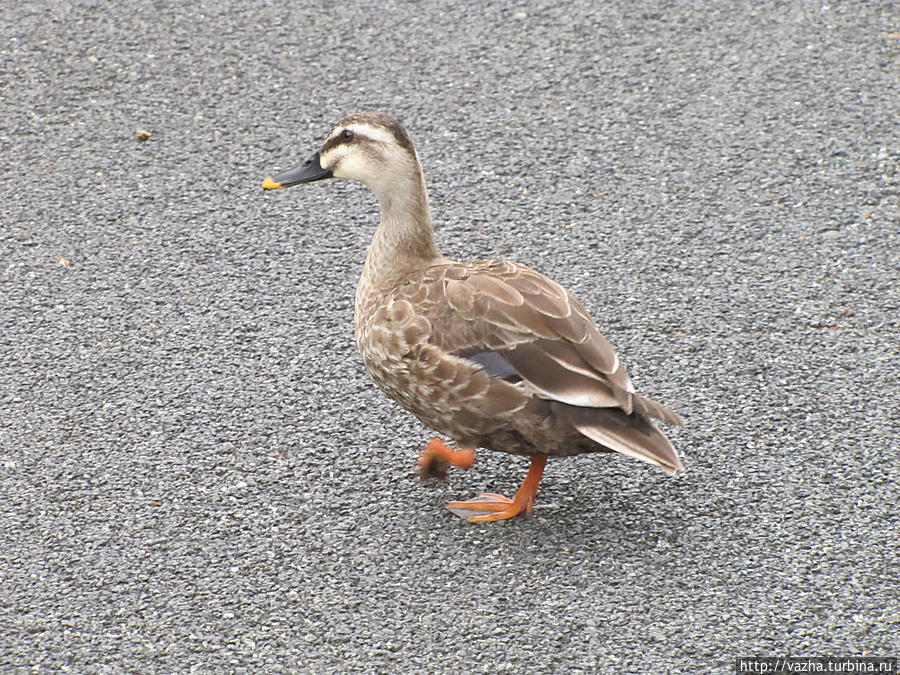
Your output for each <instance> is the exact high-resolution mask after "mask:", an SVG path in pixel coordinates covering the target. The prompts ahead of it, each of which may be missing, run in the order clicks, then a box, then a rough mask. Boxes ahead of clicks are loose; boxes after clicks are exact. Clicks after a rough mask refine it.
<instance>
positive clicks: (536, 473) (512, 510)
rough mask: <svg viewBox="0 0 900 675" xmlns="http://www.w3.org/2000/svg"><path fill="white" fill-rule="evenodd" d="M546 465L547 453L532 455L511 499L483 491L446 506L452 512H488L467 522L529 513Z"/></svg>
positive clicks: (482, 521) (485, 520) (487, 520)
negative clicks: (475, 495)
mask: <svg viewBox="0 0 900 675" xmlns="http://www.w3.org/2000/svg"><path fill="white" fill-rule="evenodd" d="M546 465H547V455H532V456H531V466H530V467H529V468H528V475H527V476H525V481H524V482H523V483H522V487H520V488H519V491H518V492H516V496H515V497H513V498H512V499H509V498H508V497H504V496H502V495H497V494H493V493H491V492H485V493H483V494H480V495H478V496H477V497H475V498H473V499H470V500H468V501H465V502H450V503H449V504H447V508H448V509H450V510H451V511H454V512H455V511H456V509H468V510H472V511H487V512H488V513H485V514H484V515H478V516H472V517H471V518H469V522H472V523H478V522H481V523H485V522H491V521H494V520H506V519H507V518H514V517H515V516H517V515H519V514H520V513H523V512H527V513H531V508H532V507H533V506H534V497H535V495H537V491H538V485H539V484H540V482H541V476H542V475H543V474H544V467H545V466H546ZM460 515H461V514H460Z"/></svg>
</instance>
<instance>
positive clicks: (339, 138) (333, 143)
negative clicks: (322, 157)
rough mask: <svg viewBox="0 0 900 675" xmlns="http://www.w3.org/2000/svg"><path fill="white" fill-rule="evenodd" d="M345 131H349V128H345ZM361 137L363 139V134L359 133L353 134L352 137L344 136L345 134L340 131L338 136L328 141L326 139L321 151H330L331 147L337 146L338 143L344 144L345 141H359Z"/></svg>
mask: <svg viewBox="0 0 900 675" xmlns="http://www.w3.org/2000/svg"><path fill="white" fill-rule="evenodd" d="M344 131H348V130H347V129H344ZM361 139H362V136H359V135H353V136H351V137H350V138H344V134H343V132H342V133H339V134H338V135H337V136H332V137H331V138H329V139H328V140H327V141H325V143H324V144H323V145H322V150H321V152H323V153H324V152H328V151H329V150H331V148H333V147H335V146H336V145H342V144H344V143H352V142H353V141H358V140H361Z"/></svg>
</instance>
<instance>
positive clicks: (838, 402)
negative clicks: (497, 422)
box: [0, 0, 900, 673]
mask: <svg viewBox="0 0 900 675" xmlns="http://www.w3.org/2000/svg"><path fill="white" fill-rule="evenodd" d="M0 38H2V40H0V153H2V167H3V168H2V171H0V671H2V672H4V673H5V672H39V673H45V672H46V673H49V672H57V671H59V670H62V669H66V668H68V669H69V670H70V671H71V672H78V673H97V672H115V673H117V672H139V673H152V672H246V673H251V672H252V673H257V672H307V673H343V672H360V673H421V672H435V673H437V672H446V673H470V672H476V673H579V672H580V673H596V672H602V673H729V672H732V670H731V669H732V668H733V663H734V659H735V658H736V657H738V656H748V655H771V656H775V655H798V656H799V655H802V656H824V655H843V656H863V655H869V656H878V655H881V656H900V599H898V598H900V593H898V586H900V583H898V579H900V573H898V564H897V560H898V553H900V544H898V541H900V536H898V535H900V507H898V478H900V476H898V466H900V464H898V435H900V403H898V392H900V328H898V316H900V117H898V111H900V104H898V101H900V5H898V4H897V3H896V2H866V3H857V2H844V1H840V0H839V1H836V2H829V3H824V2H818V1H813V0H808V1H803V2H800V1H794V2H783V3H782V2H778V3H776V2H753V3H740V4H738V3H721V4H719V3H717V4H709V5H707V6H701V5H697V6H692V5H691V4H690V3H657V2H650V1H646V2H637V3H632V2H624V1H617V2H611V3H605V2H604V3H600V2H597V3H592V2H579V1H577V0H576V1H575V2H566V3H552V2H549V3H548V2H539V3H526V4H521V5H519V6H516V7H506V3H497V4H492V3H464V2H448V3H444V2H426V3H405V2H384V3H374V2H366V3H361V4H355V5H350V4H344V3H331V2H315V3H310V2H305V1H300V2H280V3H276V2H271V1H266V2H260V3H240V2H233V1H232V0H224V1H220V2H204V3H174V2H168V1H164V2H155V3H150V2H128V1H126V2H108V1H106V0H102V1H97V2H50V1H45V2H27V3H20V2H6V3H3V4H2V7H0ZM362 109H378V110H383V111H386V112H390V113H392V114H394V115H396V116H397V117H398V118H400V120H401V121H402V122H403V123H404V124H405V125H406V127H407V128H408V130H409V132H410V134H411V135H412V138H413V140H414V141H415V142H416V144H417V148H418V151H419V154H420V156H421V158H422V161H423V163H424V165H425V169H426V172H427V177H428V184H429V190H430V195H431V198H432V206H433V215H434V217H435V221H436V223H437V226H438V232H437V240H438V242H439V245H440V246H441V248H442V249H443V251H444V252H445V253H447V254H448V255H451V256H453V257H457V258H463V259H465V258H472V259H474V258H486V257H504V258H510V259H515V260H519V261H522V262H524V263H527V264H529V265H532V266H533V267H535V268H537V269H539V270H541V271H543V272H544V273H546V274H548V275H550V276H552V277H553V278H555V279H557V280H558V281H560V282H562V283H564V284H565V285H567V286H568V287H569V288H570V289H571V290H572V291H573V292H574V293H575V294H576V295H577V296H578V297H579V298H580V299H581V300H582V302H583V303H584V304H585V306H586V307H587V308H588V309H589V310H590V311H591V312H592V314H593V315H594V317H595V318H596V319H597V321H598V323H599V325H600V326H601V329H602V330H603V332H604V333H605V334H606V335H607V337H608V338H609V339H610V341H611V342H612V343H613V344H614V345H615V346H616V347H617V349H618V351H619V354H620V356H621V357H622V358H623V359H624V360H625V362H626V364H627V365H628V367H629V369H630V372H631V374H632V376H633V378H634V380H635V382H636V384H637V387H638V389H639V390H640V391H642V392H644V393H646V394H648V395H650V396H652V397H654V398H657V399H658V400H660V401H661V402H663V403H665V404H667V405H669V406H671V407H672V408H674V409H675V410H677V411H678V412H679V413H680V414H681V415H682V416H683V417H684V418H685V420H686V421H687V426H686V427H685V428H684V429H676V430H674V431H672V433H671V437H672V439H673V441H674V442H675V444H676V446H677V447H678V449H679V450H680V451H681V452H682V453H683V456H684V464H685V467H686V471H685V472H684V473H683V474H681V475H679V476H677V477H676V478H672V479H669V478H667V477H666V476H665V475H663V474H662V472H660V471H658V470H655V469H653V468H652V467H650V466H648V465H645V464H642V463H639V462H636V461H633V460H629V459H628V458H625V457H618V456H615V457H614V456H594V457H587V456H586V457H578V458H573V459H568V460H556V461H553V460H551V462H550V464H549V466H548V469H547V472H546V474H545V478H544V481H543V484H542V489H541V492H540V493H539V495H538V502H537V505H536V507H535V510H534V512H533V514H532V515H531V516H530V517H529V518H520V519H516V520H514V521H509V522H505V523H497V524H491V525H474V524H469V523H467V522H465V521H462V520H459V519H457V518H456V517H454V516H453V515H452V514H450V513H449V512H448V511H446V510H445V509H444V508H443V504H444V502H445V501H447V500H449V499H453V498H461V499H466V498H469V497H471V496H473V495H475V494H476V493H477V492H479V491H481V490H484V489H490V490H492V491H500V492H507V493H509V492H513V491H514V490H515V489H516V487H517V486H518V484H519V482H520V481H521V480H522V478H523V477H524V474H525V469H526V462H525V461H523V460H522V459H521V458H513V457H506V456H500V455H494V454H489V453H482V454H481V455H480V457H479V462H478V464H477V465H476V466H475V467H474V468H473V469H472V470H471V471H470V472H468V473H461V472H455V473H452V474H451V478H450V482H449V484H447V485H441V486H437V487H435V486H427V485H423V484H422V483H420V482H419V480H418V478H417V476H416V473H415V467H414V462H415V458H416V456H417V455H418V452H419V450H420V449H421V447H422V445H423V444H424V442H425V441H426V440H427V439H428V438H429V437H430V434H429V432H428V430H426V429H425V428H423V427H422V426H421V425H419V423H418V422H416V421H415V420H414V419H413V418H412V417H411V416H409V415H407V414H406V413H404V412H403V411H402V410H400V409H399V408H398V407H396V406H395V405H394V404H392V403H391V402H390V401H388V400H387V399H385V398H384V397H383V396H382V395H381V394H380V393H379V392H378V391H377V390H376V389H375V387H374V385H373V384H372V383H371V382H370V381H369V379H368V376H367V375H366V374H365V372H364V371H363V368H362V364H361V362H360V360H359V358H358V356H357V354H356V351H355V346H354V344H353V338H352V311H353V309H352V300H353V293H354V288H355V284H356V278H357V275H358V273H359V271H360V268H361V265H362V260H363V257H364V255H365V249H366V245H367V243H368V240H369V238H370V237H371V235H372V233H373V231H374V227H375V225H376V224H377V220H378V215H377V204H376V203H375V201H374V199H373V198H372V196H371V195H370V194H369V193H368V191H367V190H366V189H365V188H363V187H362V186H359V185H355V184H347V183H339V182H337V181H332V182H325V183H317V184H314V185H309V186H302V187H296V188H293V189H291V190H284V191H278V192H276V193H273V194H264V193H263V191H262V190H261V189H260V182H261V181H262V179H263V178H264V177H265V176H266V175H268V174H270V173H272V172H273V171H277V170H280V169H284V168H287V167H290V166H293V165H295V164H296V163H297V162H298V161H301V160H303V159H305V158H306V157H307V156H308V155H309V154H310V153H311V152H313V151H314V150H315V149H317V147H318V144H319V143H320V141H321V139H322V138H323V137H324V134H325V133H326V132H327V131H328V129H329V128H330V125H331V124H332V123H333V122H335V121H336V120H338V119H340V118H341V117H343V116H344V115H346V114H349V113H352V112H355V111H357V110H362ZM139 130H144V131H146V132H149V138H147V139H146V140H143V141H142V140H140V139H139V138H138V136H137V135H136V132H137V131H139Z"/></svg>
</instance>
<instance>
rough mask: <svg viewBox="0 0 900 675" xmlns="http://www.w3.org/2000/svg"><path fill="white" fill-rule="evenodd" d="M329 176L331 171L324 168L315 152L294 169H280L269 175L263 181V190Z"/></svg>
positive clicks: (309, 181) (310, 181)
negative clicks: (278, 171)
mask: <svg viewBox="0 0 900 675" xmlns="http://www.w3.org/2000/svg"><path fill="white" fill-rule="evenodd" d="M324 178H331V171H329V170H328V169H326V168H324V167H323V166H322V163H321V162H320V161H319V153H318V152H317V153H316V154H314V155H313V156H312V157H310V158H309V159H308V160H306V161H305V162H303V164H301V165H300V166H298V167H297V168H296V169H289V170H288V171H282V172H281V173H279V174H276V175H274V176H269V177H268V178H266V179H265V180H264V181H263V184H262V186H263V189H264V190H277V189H278V188H286V187H291V185H299V184H300V183H312V182H313V181H314V180H322V179H324Z"/></svg>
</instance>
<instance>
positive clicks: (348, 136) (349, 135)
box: [341, 129, 353, 141]
mask: <svg viewBox="0 0 900 675" xmlns="http://www.w3.org/2000/svg"><path fill="white" fill-rule="evenodd" d="M352 139H353V132H352V131H350V130H349V129H344V130H343V131H342V132H341V140H342V141H349V140H352Z"/></svg>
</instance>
